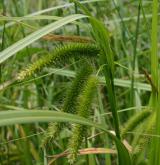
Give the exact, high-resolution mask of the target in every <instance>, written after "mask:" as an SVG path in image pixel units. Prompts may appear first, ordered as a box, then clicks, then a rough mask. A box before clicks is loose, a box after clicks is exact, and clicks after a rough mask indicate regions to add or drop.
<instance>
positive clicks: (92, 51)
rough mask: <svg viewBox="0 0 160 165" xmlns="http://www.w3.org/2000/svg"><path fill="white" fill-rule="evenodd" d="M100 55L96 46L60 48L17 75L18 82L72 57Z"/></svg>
mask: <svg viewBox="0 0 160 165" xmlns="http://www.w3.org/2000/svg"><path fill="white" fill-rule="evenodd" d="M98 53H99V48H98V47H97V45H95V44H84V43H72V44H66V45H64V46H59V47H57V48H55V49H54V51H53V52H51V53H50V54H47V55H45V56H43V57H42V58H40V59H39V60H37V61H36V62H35V63H33V64H31V65H29V66H28V67H27V68H26V69H24V70H22V71H21V72H20V73H19V74H18V75H17V80H18V81H22V80H24V79H25V78H28V77H29V76H31V75H33V74H34V73H37V72H38V71H40V70H42V69H43V67H45V66H48V65H51V64H55V63H57V62H62V61H66V59H69V58H70V57H96V56H97V54H98Z"/></svg>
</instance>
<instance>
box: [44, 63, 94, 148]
mask: <svg viewBox="0 0 160 165" xmlns="http://www.w3.org/2000/svg"><path fill="white" fill-rule="evenodd" d="M91 73H92V67H91V66H90V65H89V64H86V63H84V66H83V67H82V68H81V70H80V71H79V72H78V73H77V74H76V77H75V79H74V80H73V82H72V85H71V87H70V89H69V90H68V92H67V96H66V98H65V101H64V105H63V108H62V111H63V112H67V113H72V114H74V113H76V106H77V98H78V96H79V94H80V93H81V92H82V89H83V87H84V86H85V84H86V81H87V79H88V77H89V76H90V74H91ZM63 127H64V123H50V124H49V126H48V129H47V131H46V133H45V135H44V138H43V140H42V146H44V145H46V143H47V142H49V141H51V140H53V139H54V138H56V136H57V135H58V134H59V133H60V131H61V130H62V128H63Z"/></svg>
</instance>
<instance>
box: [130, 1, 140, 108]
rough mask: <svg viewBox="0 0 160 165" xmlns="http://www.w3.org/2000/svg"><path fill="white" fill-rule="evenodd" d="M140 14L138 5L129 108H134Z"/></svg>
mask: <svg viewBox="0 0 160 165" xmlns="http://www.w3.org/2000/svg"><path fill="white" fill-rule="evenodd" d="M140 13H141V5H140V3H139V6H138V15H137V24H136V31H135V37H134V38H135V39H134V48H133V61H132V76H131V92H130V106H131V107H132V106H134V99H135V92H134V81H135V79H134V73H135V66H136V61H137V41H138V34H139V25H140Z"/></svg>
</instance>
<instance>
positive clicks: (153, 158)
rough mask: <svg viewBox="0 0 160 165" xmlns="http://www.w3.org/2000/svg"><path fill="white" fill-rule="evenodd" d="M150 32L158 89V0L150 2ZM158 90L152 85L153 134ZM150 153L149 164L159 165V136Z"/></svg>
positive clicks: (158, 127)
mask: <svg viewBox="0 0 160 165" xmlns="http://www.w3.org/2000/svg"><path fill="white" fill-rule="evenodd" d="M152 5H153V6H152V13H153V15H152V33H151V76H152V81H153V84H154V85H155V87H156V88H157V89H159V87H158V85H159V74H158V45H157V44H158V6H159V2H158V0H153V4H152ZM159 98H160V96H159V91H158V92H157V91H156V90H155V89H154V88H153V87H152V107H153V109H154V110H155V112H156V124H155V132H154V133H155V134H156V135H160V107H159V102H158V101H159ZM151 147H152V148H151V154H150V159H149V164H154V165H160V157H159V153H160V140H159V138H155V137H154V138H153V139H152V145H151Z"/></svg>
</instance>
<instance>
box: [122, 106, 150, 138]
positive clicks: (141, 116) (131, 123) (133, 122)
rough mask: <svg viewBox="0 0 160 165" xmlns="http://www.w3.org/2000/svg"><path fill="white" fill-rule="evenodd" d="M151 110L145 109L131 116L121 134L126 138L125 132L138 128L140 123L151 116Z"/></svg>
mask: <svg viewBox="0 0 160 165" xmlns="http://www.w3.org/2000/svg"><path fill="white" fill-rule="evenodd" d="M151 112H152V111H151V110H148V109H146V110H143V111H141V112H139V113H137V114H136V115H135V116H133V117H132V118H130V119H129V120H128V122H127V123H126V125H125V127H124V129H123V130H122V133H121V136H122V138H124V136H125V134H126V133H127V132H128V131H132V130H133V129H134V128H136V127H137V126H138V125H139V124H140V123H142V122H143V121H144V120H145V119H146V118H147V117H149V116H150V114H151Z"/></svg>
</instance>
